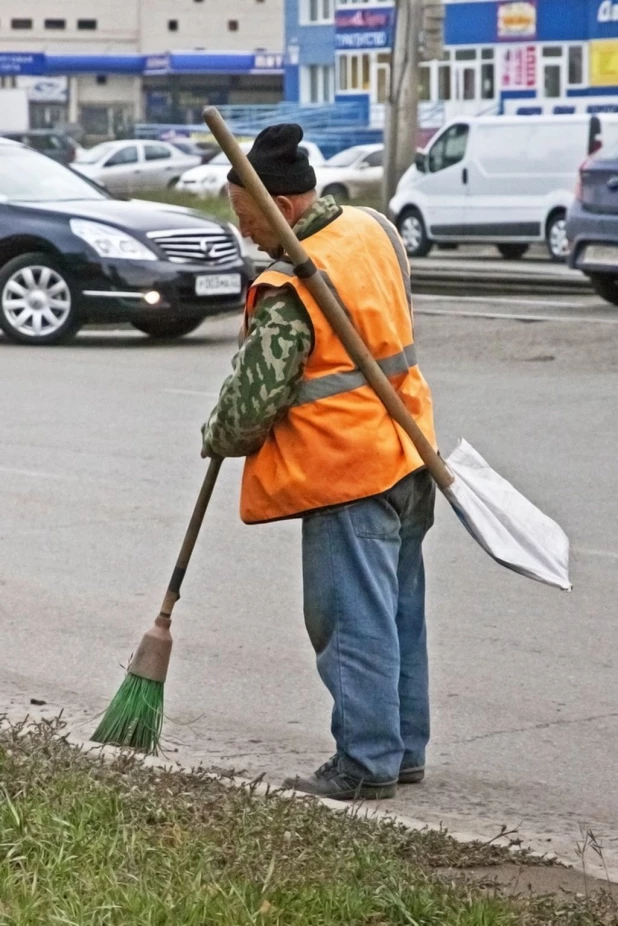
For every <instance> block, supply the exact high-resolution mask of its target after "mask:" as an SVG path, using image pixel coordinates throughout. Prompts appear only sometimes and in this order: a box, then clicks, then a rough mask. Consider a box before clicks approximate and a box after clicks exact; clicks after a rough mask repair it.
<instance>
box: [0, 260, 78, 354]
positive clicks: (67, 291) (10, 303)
mask: <svg viewBox="0 0 618 926" xmlns="http://www.w3.org/2000/svg"><path fill="white" fill-rule="evenodd" d="M76 303H77V299H76V290H75V286H74V284H73V281H72V280H71V278H70V276H69V275H68V274H67V273H66V271H65V270H64V269H62V268H61V267H60V265H59V264H58V263H56V261H54V259H53V258H52V257H50V256H49V255H48V254H44V253H38V252H33V253H29V254H21V255H20V256H19V257H14V258H13V259H12V260H10V261H9V262H8V263H6V264H5V265H4V267H2V269H1V270H0V328H2V330H3V331H4V333H5V334H6V336H7V337H8V338H10V339H11V340H12V341H17V342H18V343H20V344H32V345H43V344H58V343H60V342H61V341H66V340H68V339H69V338H71V337H72V336H73V335H74V334H75V333H76V332H77V330H78V329H79V327H80V320H79V316H78V310H77V304H76Z"/></svg>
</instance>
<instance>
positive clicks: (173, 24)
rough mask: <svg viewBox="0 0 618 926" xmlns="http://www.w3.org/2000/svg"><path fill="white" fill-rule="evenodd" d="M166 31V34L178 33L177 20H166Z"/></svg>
mask: <svg viewBox="0 0 618 926" xmlns="http://www.w3.org/2000/svg"><path fill="white" fill-rule="evenodd" d="M167 31H168V32H178V20H177V19H168V21H167Z"/></svg>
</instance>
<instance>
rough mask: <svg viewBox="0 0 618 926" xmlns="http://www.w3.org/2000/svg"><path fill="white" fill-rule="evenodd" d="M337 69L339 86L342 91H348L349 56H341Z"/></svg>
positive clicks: (338, 59)
mask: <svg viewBox="0 0 618 926" xmlns="http://www.w3.org/2000/svg"><path fill="white" fill-rule="evenodd" d="M337 67H338V70H339V79H338V81H337V86H338V87H339V89H340V90H344V91H345V90H347V89H348V58H347V55H339V57H338V58H337Z"/></svg>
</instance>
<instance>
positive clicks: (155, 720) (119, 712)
mask: <svg viewBox="0 0 618 926" xmlns="http://www.w3.org/2000/svg"><path fill="white" fill-rule="evenodd" d="M222 462H223V460H222V458H221V457H213V458H212V459H211V461H210V464H209V466H208V470H207V471H206V476H205V478H204V483H203V485H202V488H201V490H200V494H199V496H198V499H197V502H196V503H195V508H194V509H193V514H192V516H191V521H190V522H189V527H188V528H187V533H186V534H185V539H184V541H183V544H182V547H181V549H180V554H179V556H178V559H177V560H176V566H175V567H174V571H173V573H172V578H171V579H170V583H169V585H168V587H167V591H166V593H165V598H164V599H163V604H162V605H161V611H160V612H159V615H158V617H157V618H156V620H155V622H154V626H153V627H152V629H151V630H149V631H148V633H145V634H144V636H143V637H142V640H141V643H140V645H139V646H138V648H137V652H136V653H135V655H134V656H133V658H132V659H131V662H130V664H129V668H128V670H127V674H126V677H125V680H124V681H123V683H122V684H121V686H120V688H119V689H118V691H117V692H116V695H115V696H114V698H113V700H112V702H111V704H110V705H109V707H108V708H107V710H106V712H105V714H104V716H103V719H102V720H101V723H100V724H99V726H98V727H97V729H96V730H95V732H94V734H93V736H92V739H93V740H94V742H95V743H109V744H112V745H114V746H130V747H132V748H133V749H137V750H139V751H140V752H145V753H155V754H156V752H157V747H158V745H159V740H160V738H161V728H162V726H163V689H164V687H165V679H166V676H167V670H168V666H169V663H170V656H171V653H172V635H171V633H170V625H171V623H172V611H173V609H174V605H175V604H176V602H177V601H178V599H179V598H180V587H181V585H182V580H183V579H184V577H185V572H186V571H187V567H188V565H189V560H190V559H191V554H192V553H193V548H194V547H195V543H196V540H197V538H198V534H199V532H200V528H201V526H202V522H203V520H204V515H205V514H206V509H207V508H208V503H209V502H210V498H211V496H212V492H213V489H214V487H215V483H216V481H217V476H218V475H219V470H220V468H221V463H222Z"/></svg>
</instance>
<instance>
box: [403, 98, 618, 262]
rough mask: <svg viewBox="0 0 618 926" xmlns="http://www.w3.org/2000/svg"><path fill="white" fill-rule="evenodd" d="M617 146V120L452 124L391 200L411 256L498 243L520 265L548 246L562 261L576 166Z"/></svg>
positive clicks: (503, 119) (491, 119) (490, 119)
mask: <svg viewBox="0 0 618 926" xmlns="http://www.w3.org/2000/svg"><path fill="white" fill-rule="evenodd" d="M613 140H618V117H617V116H615V115H601V116H589V115H573V116H570V115H569V116H485V117H478V118H468V117H465V116H464V117H460V118H458V119H456V120H454V121H453V122H451V123H449V124H448V125H447V126H445V127H444V129H442V131H441V132H439V133H438V134H437V135H436V136H435V137H434V139H432V141H431V142H430V144H429V145H428V146H427V148H426V149H425V150H424V151H422V152H419V153H418V155H417V157H416V161H415V164H414V165H412V167H411V168H410V169H409V170H408V171H407V172H406V173H405V174H404V176H403V177H402V179H401V181H400V182H399V185H398V187H397V192H396V194H395V196H394V198H393V199H392V200H391V203H390V209H391V212H392V215H393V217H394V221H395V223H396V225H397V227H398V229H399V231H400V234H401V236H402V238H403V239H404V242H405V244H406V248H407V251H408V254H409V256H410V257H424V256H425V255H426V254H428V253H429V252H430V251H431V248H432V246H433V244H434V242H438V243H445V242H446V243H449V242H453V243H456V244H495V245H496V246H497V248H498V250H499V251H500V253H501V254H502V256H503V257H505V258H508V259H516V258H520V257H522V256H523V255H524V254H525V253H526V251H527V250H528V248H529V246H530V244H532V243H533V242H545V243H546V245H547V250H548V252H549V256H550V258H551V259H552V260H555V261H564V260H566V257H567V251H568V244H567V237H566V214H567V210H568V208H569V206H570V205H571V203H572V202H573V189H574V187H575V181H576V178H577V170H578V168H579V166H580V164H581V163H582V161H583V160H584V158H585V157H586V156H587V155H588V154H589V153H590V152H591V151H593V150H594V149H595V148H596V147H598V146H599V145H605V144H608V143H609V144H611V143H613Z"/></svg>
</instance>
